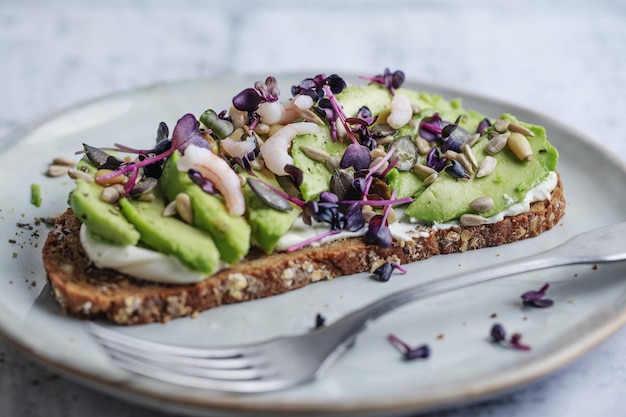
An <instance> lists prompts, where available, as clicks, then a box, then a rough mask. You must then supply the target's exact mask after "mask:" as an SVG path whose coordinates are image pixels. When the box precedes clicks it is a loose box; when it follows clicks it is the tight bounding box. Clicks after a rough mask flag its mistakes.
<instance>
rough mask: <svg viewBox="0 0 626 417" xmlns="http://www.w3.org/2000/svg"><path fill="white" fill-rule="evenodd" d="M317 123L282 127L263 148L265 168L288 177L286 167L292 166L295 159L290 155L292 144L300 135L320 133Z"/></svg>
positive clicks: (300, 123) (302, 123)
mask: <svg viewBox="0 0 626 417" xmlns="http://www.w3.org/2000/svg"><path fill="white" fill-rule="evenodd" d="M319 130H320V128H319V126H318V125H316V124H315V123H311V122H298V123H292V124H290V125H287V126H284V127H282V128H281V129H280V130H279V131H277V132H276V133H274V134H273V135H272V136H270V137H269V139H267V140H266V141H265V143H264V144H263V145H262V146H261V154H262V155H263V159H264V161H265V166H266V167H267V168H268V169H269V170H270V171H272V172H273V173H274V174H276V175H287V172H285V165H288V164H289V165H292V164H293V158H292V157H291V155H289V147H290V146H291V142H292V141H293V139H294V138H295V137H296V136H298V135H303V134H306V133H316V132H319Z"/></svg>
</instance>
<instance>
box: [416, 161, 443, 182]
mask: <svg viewBox="0 0 626 417" xmlns="http://www.w3.org/2000/svg"><path fill="white" fill-rule="evenodd" d="M413 172H414V173H415V175H417V176H418V177H420V178H422V179H424V178H428V176H429V175H432V174H436V173H437V171H435V170H434V169H432V168H431V167H429V166H426V165H422V164H415V165H414V166H413Z"/></svg>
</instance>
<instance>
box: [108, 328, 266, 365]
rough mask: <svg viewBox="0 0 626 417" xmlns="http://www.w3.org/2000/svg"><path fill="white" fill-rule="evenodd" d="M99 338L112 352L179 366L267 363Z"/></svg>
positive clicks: (253, 358) (259, 358)
mask: <svg viewBox="0 0 626 417" xmlns="http://www.w3.org/2000/svg"><path fill="white" fill-rule="evenodd" d="M96 337H97V336H96ZM98 339H99V340H100V343H101V344H102V345H103V346H105V347H106V348H108V349H109V350H110V351H112V352H121V353H124V354H129V355H132V356H135V357H141V358H145V359H146V360H150V361H152V362H158V363H169V364H172V365H177V366H193V367H197V368H205V369H222V370H236V369H250V368H252V367H263V366H266V363H264V362H263V361H262V359H261V357H260V356H258V355H253V356H243V355H242V356H234V357H225V358H220V359H215V358H203V357H199V356H194V357H189V356H181V355H179V354H171V353H162V352H153V351H151V350H148V349H145V348H142V347H135V346H130V345H125V344H122V343H117V342H116V341H112V340H108V339H100V338H99V337H98Z"/></svg>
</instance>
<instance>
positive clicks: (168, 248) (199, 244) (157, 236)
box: [119, 197, 220, 275]
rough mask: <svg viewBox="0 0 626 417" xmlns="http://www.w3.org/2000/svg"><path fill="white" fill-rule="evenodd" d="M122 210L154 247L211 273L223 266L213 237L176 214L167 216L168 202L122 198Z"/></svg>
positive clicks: (188, 266) (193, 266) (142, 239)
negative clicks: (179, 218) (166, 203)
mask: <svg viewBox="0 0 626 417" xmlns="http://www.w3.org/2000/svg"><path fill="white" fill-rule="evenodd" d="M119 205H120V208H121V211H122V213H123V214H124V216H125V217H126V219H128V221H130V222H131V223H132V224H133V225H134V226H135V228H136V229H137V230H138V231H139V233H140V234H141V241H142V242H143V243H145V244H146V245H148V246H150V247H151V248H154V249H156V250H157V251H159V252H161V253H163V254H166V255H173V256H175V257H176V258H177V259H178V260H179V261H180V262H181V263H182V264H183V265H185V266H186V267H187V268H189V269H191V270H193V271H198V272H201V273H203V274H206V275H210V274H212V273H213V272H215V270H216V269H217V268H218V266H219V259H220V253H219V250H218V249H217V246H215V243H214V242H213V239H211V236H210V235H209V234H208V233H206V232H203V231H202V230H200V229H196V228H195V227H193V226H190V225H188V224H187V223H185V222H183V221H181V220H178V219H177V218H176V217H165V216H163V210H164V208H165V201H164V199H163V198H162V197H161V198H159V197H157V198H156V199H155V200H153V201H140V200H130V199H127V198H123V199H121V200H120V201H119Z"/></svg>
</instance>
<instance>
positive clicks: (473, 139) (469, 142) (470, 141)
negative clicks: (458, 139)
mask: <svg viewBox="0 0 626 417" xmlns="http://www.w3.org/2000/svg"><path fill="white" fill-rule="evenodd" d="M478 139H480V133H474V134H473V135H471V136H470V137H469V138H467V140H466V141H465V143H464V145H467V146H469V147H470V148H471V147H472V146H474V145H476V142H478Z"/></svg>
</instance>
